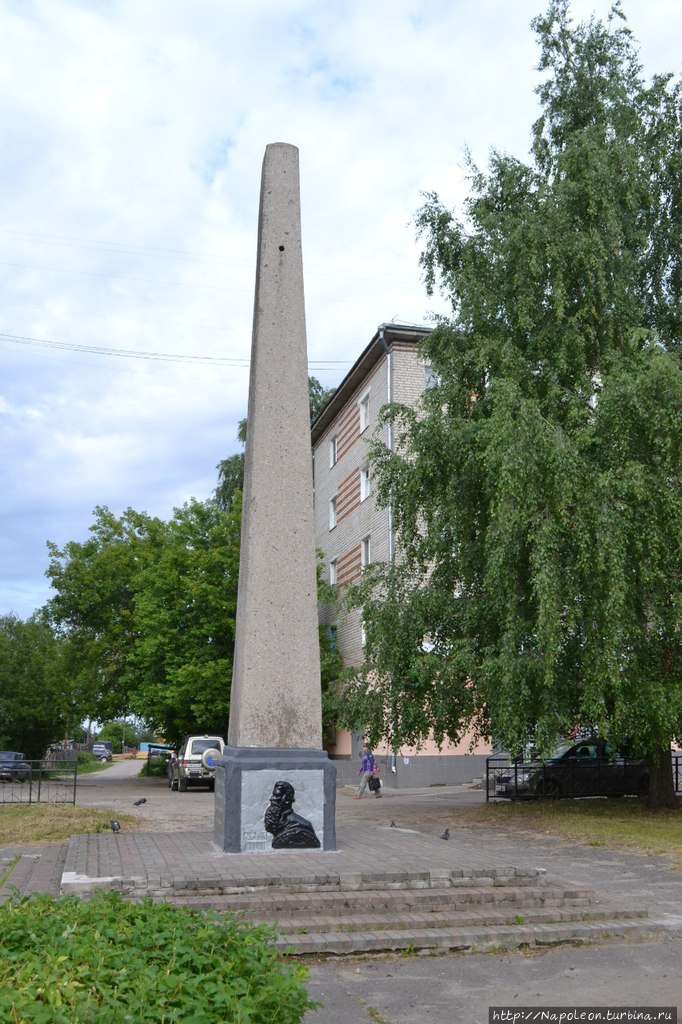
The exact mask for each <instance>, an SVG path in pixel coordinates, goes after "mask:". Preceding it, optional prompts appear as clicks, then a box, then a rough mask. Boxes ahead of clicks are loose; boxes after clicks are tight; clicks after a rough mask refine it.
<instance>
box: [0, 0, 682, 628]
mask: <svg viewBox="0 0 682 1024" xmlns="http://www.w3.org/2000/svg"><path fill="white" fill-rule="evenodd" d="M545 6H546V5H545V2H544V0H518V2H515V3H513V4H510V3H503V2H502V0H479V2H478V3H476V4H472V3H470V2H466V0H375V2H374V3H371V4H368V3H366V2H365V0H332V2H330V3H325V4H320V3H319V2H313V0H287V2H286V3H282V2H281V0H250V2H249V3H248V4H247V3H239V2H233V3H230V4H225V2H224V0H201V2H200V3H193V4H188V3H187V2H186V0H144V2H143V3H140V2H139V0H24V2H21V3H18V2H13V0H5V3H4V4H0V36H1V37H2V39H3V53H2V58H1V59H0V133H1V137H0V144H1V145H2V151H3V165H2V167H1V168H0V186H1V187H2V193H3V200H4V204H3V205H4V213H5V217H4V219H3V223H2V225H1V227H0V297H1V298H2V305H1V306H0V332H4V335H5V337H4V339H3V338H2V337H0V396H1V397H0V443H1V444H2V450H3V453H4V455H5V458H4V460H3V463H2V469H0V517H1V521H2V533H1V534H0V560H1V562H2V566H3V574H2V578H3V585H4V589H3V591H1V592H0V613H2V612H3V611H4V610H9V608H14V610H15V611H17V612H18V613H19V614H22V615H26V614H29V613H30V611H31V610H32V609H33V608H34V607H35V606H36V605H38V604H40V603H41V602H42V601H43V600H44V599H45V596H46V590H45V586H44V581H43V580H42V574H43V572H44V569H45V567H46V564H47V561H46V553H45V540H46V539H47V538H48V537H49V538H50V539H53V540H55V541H56V542H57V543H59V544H63V543H65V542H66V541H67V540H69V539H80V538H83V537H84V536H85V535H86V533H87V527H88V525H89V522H90V521H91V513H92V509H93V508H94V507H95V505H100V504H107V505H109V506H110V507H111V508H112V509H113V510H114V511H115V512H120V511H121V510H122V509H123V508H125V507H127V506H132V507H134V508H138V509H140V510H146V511H149V512H150V513H152V514H158V515H168V514H169V513H170V509H171V507H172V505H174V504H179V503H181V502H182V501H184V500H186V499H187V498H188V497H190V496H191V495H192V494H195V495H196V496H197V497H204V496H206V495H208V494H209V493H210V491H211V490H212V488H213V487H214V486H215V483H216V473H215V466H216V463H217V462H218V461H219V459H220V458H223V457H225V456H226V455H228V454H230V453H231V452H232V451H234V450H236V447H237V444H236V439H235V432H236V425H237V422H238V420H239V419H240V418H241V417H242V416H243V415H244V414H245V411H246V394H247V372H248V371H247V368H246V366H245V362H246V361H247V360H248V356H249V349H250V340H251V316H252V306H253V287H254V268H255V248H256V222H257V206H258V194H259V187H260V181H259V177H260V167H261V161H262V157H263V152H264V149H265V146H266V145H267V144H268V143H269V142H274V141H285V142H291V143H294V144H296V145H297V146H298V147H299V149H300V156H301V175H302V182H301V183H302V216H303V240H304V267H305V272H306V299H307V320H308V338H309V355H310V359H311V363H312V365H313V372H314V373H315V374H316V375H317V376H318V377H319V378H320V379H321V380H322V381H323V383H325V384H332V383H336V382H337V381H338V379H340V377H341V376H342V374H343V370H344V368H343V367H341V366H338V365H332V364H333V363H336V364H338V362H339V361H345V363H346V365H349V364H350V363H351V362H352V361H353V360H354V359H355V358H356V356H357V355H358V354H359V352H360V351H361V350H362V349H363V348H364V346H365V345H366V344H367V341H368V340H369V338H370V337H371V335H372V334H373V332H374V330H375V328H376V327H377V325H378V324H379V323H380V322H382V321H384V320H391V319H393V318H395V319H398V320H404V321H407V322H424V321H425V319H426V318H427V316H428V314H429V310H430V309H432V308H433V303H431V302H429V301H428V300H427V298H426V296H425V293H424V289H423V286H422V284H421V281H420V278H419V270H418V263H417V261H418V254H419V248H418V245H417V243H416V241H415V237H414V227H413V225H412V223H411V220H412V218H413V216H414V213H415V210H416V208H417V207H418V206H419V204H420V202H421V198H420V196H421V193H422V192H423V191H431V190H434V191H437V192H439V193H440V194H441V195H442V197H443V199H444V200H445V201H446V202H448V203H450V204H454V203H456V202H457V201H459V200H460V199H461V198H462V196H463V195H464V194H465V181H464V176H463V173H462V169H461V164H462V156H463V151H464V147H465V146H466V145H468V146H469V147H470V148H471V150H472V153H473V155H474V157H475V158H476V159H477V160H478V161H479V162H480V163H485V161H486V158H487V154H488V152H489V150H490V148H491V147H493V146H495V147H497V148H499V149H502V150H508V151H511V152H514V153H515V154H516V155H518V156H520V157H524V156H525V154H526V153H527V151H528V145H529V133H530V125H531V123H532V120H533V119H534V116H535V111H536V105H535V97H534V95H533V88H534V86H535V84H536V82H537V78H536V73H535V72H534V70H533V68H534V64H535V63H536V60H537V49H536V45H535V40H534V36H533V33H532V32H531V30H530V28H529V23H530V20H531V18H532V17H533V16H534V15H536V14H538V13H541V12H542V10H543V8H544V7H545ZM609 6H610V0H575V2H574V4H573V9H574V11H575V13H576V15H577V16H579V17H585V16H589V14H590V13H591V11H592V10H593V9H595V10H596V12H597V14H598V15H599V16H603V15H605V14H606V13H607V11H608V9H609ZM628 7H631V8H632V10H631V11H628V10H627V8H628ZM626 13H628V15H629V16H630V18H631V25H632V28H633V30H634V33H635V36H636V37H637V38H638V39H639V40H640V41H641V43H642V57H643V60H644V61H645V65H646V67H647V70H650V71H653V70H658V71H663V70H669V69H672V70H678V69H679V54H678V41H679V37H680V28H682V11H681V10H680V7H679V4H678V3H676V2H673V0H649V3H648V4H647V5H646V6H644V5H634V4H632V3H630V4H628V3H627V0H626ZM7 336H13V337H12V338H9V337H7ZM28 339H32V340H30V341H29V340H28ZM40 341H43V342H47V343H51V342H58V343H60V345H67V346H74V347H72V348H56V347H54V346H52V345H51V344H38V343H37V342H40ZM92 347H99V348H104V347H108V348H111V349H118V350H121V349H125V350H129V351H131V352H132V351H134V352H137V353H160V354H168V355H171V356H175V357H177V358H178V360H180V357H186V356H195V357H198V358H201V359H204V360H207V362H204V363H196V364H194V365H193V364H191V363H189V362H188V361H187V360H186V359H185V360H182V361H177V362H172V361H162V360H158V359H150V358H137V359H133V358H122V357H120V356H116V355H106V356H105V355H101V354H100V355H97V354H93V353H92V351H87V349H88V348H90V349H91V348H92ZM225 357H227V358H231V359H233V360H235V362H233V363H231V364H229V363H226V362H220V363H219V362H213V363H211V362H210V360H218V359H221V360H222V359H224V358H225Z"/></svg>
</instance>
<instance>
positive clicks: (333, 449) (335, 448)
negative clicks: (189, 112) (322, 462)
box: [329, 434, 339, 469]
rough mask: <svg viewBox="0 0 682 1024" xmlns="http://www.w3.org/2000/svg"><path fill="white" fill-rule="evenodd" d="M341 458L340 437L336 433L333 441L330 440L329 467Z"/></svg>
mask: <svg viewBox="0 0 682 1024" xmlns="http://www.w3.org/2000/svg"><path fill="white" fill-rule="evenodd" d="M338 458H339V439H338V437H337V436H336V434H334V436H333V437H332V439H331V441H330V442H329V468H330V469H331V468H332V466H335V465H336V463H337V460H338Z"/></svg>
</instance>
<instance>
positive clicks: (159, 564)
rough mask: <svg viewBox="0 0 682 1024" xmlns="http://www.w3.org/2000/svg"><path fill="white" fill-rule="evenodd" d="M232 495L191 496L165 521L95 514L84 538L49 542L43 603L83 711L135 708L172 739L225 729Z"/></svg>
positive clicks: (108, 713) (108, 714)
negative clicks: (223, 502) (47, 594)
mask: <svg viewBox="0 0 682 1024" xmlns="http://www.w3.org/2000/svg"><path fill="white" fill-rule="evenodd" d="M239 524H240V503H239V502H238V501H237V502H236V503H233V505H232V506H231V508H230V510H229V511H227V512H223V511H222V510H221V509H220V508H219V507H218V506H217V504H216V503H215V502H212V501H209V502H205V503H202V502H198V501H192V502H190V503H189V504H187V505H185V506H183V507H182V508H180V509H176V510H175V511H174V514H173V517H172V518H171V519H170V521H169V522H167V523H166V522H164V521H162V520H161V519H153V518H151V517H149V516H147V515H146V514H144V513H138V512H135V511H134V510H132V509H128V510H126V512H124V513H123V515H122V516H121V517H116V516H114V515H113V514H112V513H111V512H110V511H109V509H107V508H98V509H96V510H95V522H94V524H93V526H92V527H91V529H90V532H91V534H92V536H91V537H90V538H89V539H88V540H87V541H85V542H83V543H80V542H76V541H72V542H70V543H68V544H67V545H65V547H64V548H63V549H61V550H60V549H59V548H57V547H56V546H55V545H49V547H50V554H51V559H50V564H49V568H48V571H47V575H48V577H49V578H50V581H51V583H52V586H53V587H54V589H55V592H56V593H55V597H54V598H53V599H52V600H51V601H50V603H49V606H48V610H49V615H50V617H51V621H52V623H53V625H54V627H55V629H56V630H58V631H59V632H60V634H61V635H62V636H63V638H64V641H65V659H66V661H67V663H68V664H69V666H70V671H71V674H72V677H73V678H74V680H75V682H76V684H77V686H78V689H79V691H80V692H81V693H82V695H83V702H84V713H85V714H86V715H87V717H89V718H91V719H98V720H100V721H108V720H110V719H115V718H120V717H122V716H124V715H127V714H130V713H134V714H136V715H138V716H139V717H141V718H143V719H144V720H145V721H147V722H149V723H150V725H152V726H154V727H155V728H157V729H158V730H159V731H161V732H163V733H165V734H166V735H167V736H169V737H172V738H173V739H175V738H177V737H179V736H180V735H182V734H183V733H184V732H193V731H197V730H198V731H202V732H203V731H205V730H206V731H211V732H212V731H216V730H217V731H219V732H221V733H224V730H225V729H226V726H227V716H228V707H229V692H230V677H231V666H232V649H233V641H234V615H235V607H236V593H237V580H238V564H239Z"/></svg>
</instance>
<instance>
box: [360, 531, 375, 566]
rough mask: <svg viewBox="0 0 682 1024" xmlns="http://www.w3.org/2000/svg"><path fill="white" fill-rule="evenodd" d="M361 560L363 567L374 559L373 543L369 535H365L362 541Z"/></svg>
mask: <svg viewBox="0 0 682 1024" xmlns="http://www.w3.org/2000/svg"><path fill="white" fill-rule="evenodd" d="M360 561H361V564H362V568H363V569H364V568H365V566H366V565H369V563H370V562H371V561H372V545H371V540H370V538H369V537H363V538H362V540H361V541H360Z"/></svg>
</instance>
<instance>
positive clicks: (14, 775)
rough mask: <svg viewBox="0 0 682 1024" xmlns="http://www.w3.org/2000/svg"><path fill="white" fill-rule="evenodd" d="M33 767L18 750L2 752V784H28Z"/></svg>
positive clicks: (0, 757)
mask: <svg viewBox="0 0 682 1024" xmlns="http://www.w3.org/2000/svg"><path fill="white" fill-rule="evenodd" d="M30 777H31V766H30V764H29V763H28V761H25V760H24V755H23V754H20V753H19V752H18V751H17V750H0V782H26V780H27V779H29V778H30Z"/></svg>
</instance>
